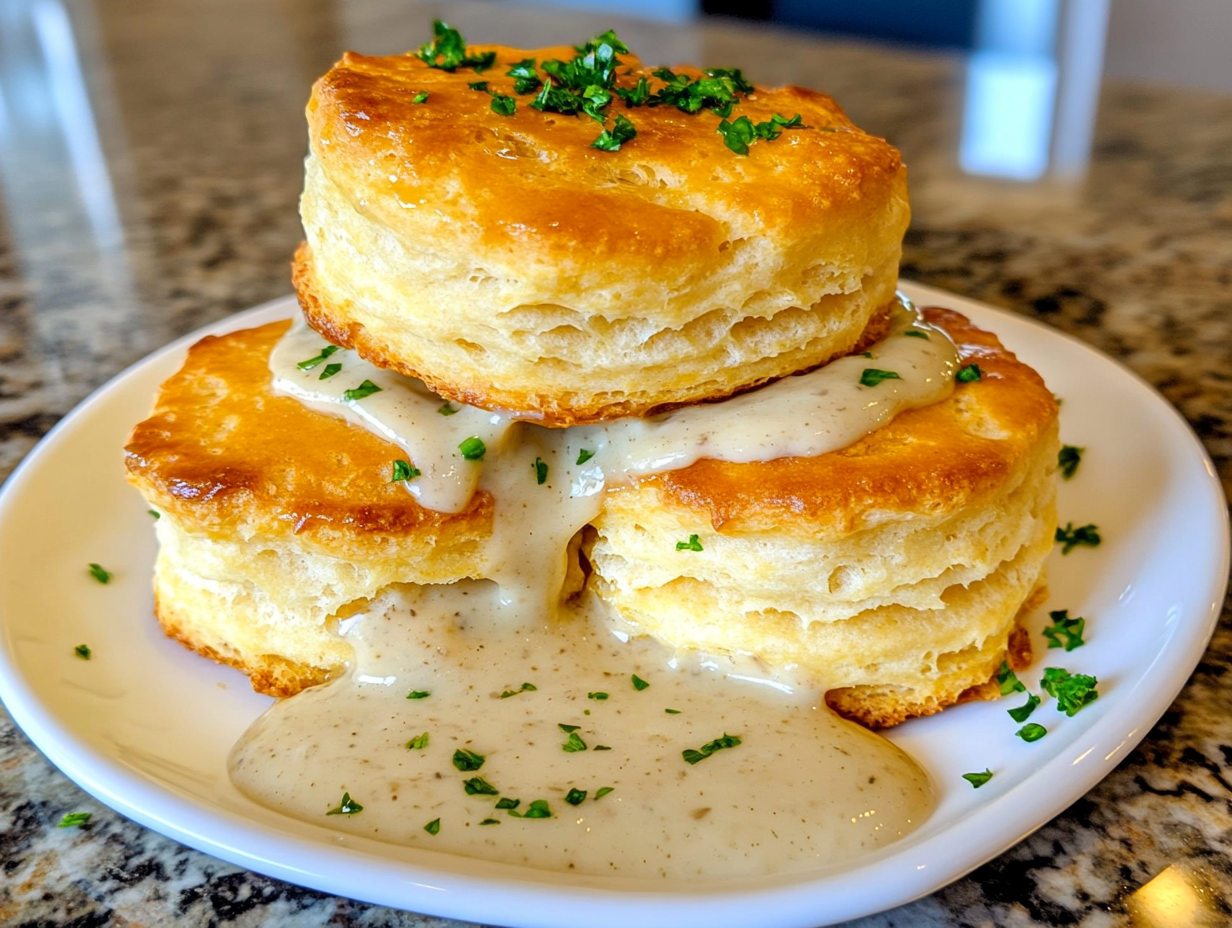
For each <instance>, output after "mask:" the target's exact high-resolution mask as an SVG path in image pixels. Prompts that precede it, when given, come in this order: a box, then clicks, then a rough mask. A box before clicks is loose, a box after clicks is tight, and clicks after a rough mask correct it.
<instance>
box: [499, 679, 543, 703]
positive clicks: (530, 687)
mask: <svg viewBox="0 0 1232 928" xmlns="http://www.w3.org/2000/svg"><path fill="white" fill-rule="evenodd" d="M538 688H539V687H537V686H535V684H533V683H523V684H522V685H521V686H520V687H518V688H517V689H516V690H505V692H503V693H501V694H500V698H501V699H508V698H509V697H510V696H517V695H518V693H529V692H532V691H534V690H537V689H538Z"/></svg>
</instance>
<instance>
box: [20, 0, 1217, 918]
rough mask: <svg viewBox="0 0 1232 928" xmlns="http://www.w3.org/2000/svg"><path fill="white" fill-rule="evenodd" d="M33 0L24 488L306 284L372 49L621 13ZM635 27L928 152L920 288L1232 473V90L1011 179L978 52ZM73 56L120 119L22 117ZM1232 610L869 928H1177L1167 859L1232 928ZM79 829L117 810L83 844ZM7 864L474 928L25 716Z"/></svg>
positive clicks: (1115, 122)
mask: <svg viewBox="0 0 1232 928" xmlns="http://www.w3.org/2000/svg"><path fill="white" fill-rule="evenodd" d="M35 6H36V4H33V3H30V4H28V5H27V4H26V3H24V2H21V0H18V2H15V3H11V4H7V5H6V6H5V8H4V11H3V13H2V14H0V89H3V90H4V91H5V94H6V96H3V97H0V102H3V103H4V104H5V108H0V115H4V116H5V118H3V119H0V175H2V179H3V187H2V188H0V192H2V200H3V201H2V204H0V205H2V206H3V207H4V208H3V209H2V210H0V477H3V476H5V475H7V474H8V473H9V472H10V471H11V470H12V468H13V467H15V466H16V465H17V463H18V462H19V461H20V459H21V458H22V457H23V455H24V454H25V453H26V452H28V451H29V450H30V448H31V447H32V446H33V444H34V443H35V442H36V441H37V440H38V438H39V437H40V436H41V435H42V434H43V433H44V432H46V431H47V430H48V429H49V428H50V427H51V426H52V425H53V424H54V423H55V422H56V420H57V419H58V418H59V417H60V416H62V415H64V413H66V412H67V411H68V410H69V409H70V408H71V407H72V406H73V405H74V404H75V403H77V402H78V401H79V400H80V399H81V398H82V397H83V396H84V395H85V394H86V393H87V392H88V391H89V390H91V389H92V388H94V387H95V386H97V385H99V384H100V383H102V382H103V381H105V380H106V379H107V378H108V377H110V376H111V375H112V374H114V373H115V372H117V371H118V370H120V369H121V368H123V367H124V366H125V365H127V364H129V363H131V362H133V361H135V360H137V359H138V358H140V357H142V356H143V355H145V354H146V353H148V352H149V351H151V350H153V349H154V348H157V347H158V346H159V345H161V344H163V343H165V342H166V341H168V340H170V339H171V338H173V337H176V336H178V335H180V334H183V333H185V332H187V331H190V330H192V329H194V328H197V327H198V326H200V325H203V324H205V323H207V322H210V321H212V320H215V319H218V318H220V317H222V316H224V315H226V314H228V313H231V312H234V311H236V310H238V309H242V308H245V307H248V306H251V305H253V304H256V303H259V302H261V301H263V300H266V299H269V298H271V297H274V296H278V295H280V294H283V293H286V292H287V291H288V290H289V281H288V266H287V262H288V257H289V255H290V253H291V250H292V248H293V247H294V245H295V243H296V242H297V241H298V239H299V227H298V220H297V217H296V212H295V202H296V197H297V194H298V191H299V185H300V159H301V157H302V154H303V151H304V131H303V128H302V122H301V115H300V113H301V107H302V105H303V102H304V99H305V96H306V93H307V88H308V85H309V83H310V82H311V81H312V79H313V78H314V77H315V76H317V75H318V74H319V73H320V72H322V71H323V70H324V69H325V68H326V67H327V66H328V65H329V64H330V62H331V61H332V60H333V59H334V58H335V57H336V56H337V55H338V54H339V53H340V52H341V51H342V50H343V49H344V48H357V49H361V50H364V51H368V52H384V51H393V50H401V49H404V48H408V47H412V46H414V45H417V44H418V43H419V41H421V40H422V35H423V33H424V30H425V29H426V25H427V23H428V22H429V20H430V19H431V17H432V16H433V15H442V14H446V15H447V16H448V17H449V18H451V19H452V20H454V21H455V22H456V23H457V24H458V25H460V26H461V27H462V28H463V29H464V31H465V32H466V33H467V35H468V36H469V37H471V38H472V39H474V40H477V41H483V40H496V39H499V40H501V41H505V42H508V43H510V44H515V45H516V44H525V45H540V44H547V43H548V42H550V41H572V40H574V39H576V37H578V36H579V35H585V34H589V33H591V32H593V31H597V29H596V27H603V26H606V25H607V24H608V18H602V22H600V20H599V19H596V18H594V17H573V16H561V15H555V14H554V15H551V16H538V15H533V14H530V13H527V12H525V11H519V10H517V9H514V8H510V7H507V6H505V7H501V6H497V5H484V4H473V5H459V6H453V5H446V4H420V3H403V4H397V5H395V4H392V3H382V2H375V0H349V2H347V3H345V4H343V3H339V4H334V3H332V2H330V0H303V2H298V3H294V4H293V3H291V2H289V0H215V2H211V3H191V2H188V0H166V2H162V3H157V4H155V3H150V2H146V0H110V2H108V3H106V4H98V5H97V6H94V7H92V6H89V5H87V4H85V3H82V4H79V5H78V4H70V5H69V6H68V7H67V10H68V13H69V14H70V15H69V16H68V17H67V18H62V19H58V18H57V16H56V15H51V14H48V13H47V12H46V11H47V10H48V9H51V10H52V11H53V13H54V12H55V11H56V10H59V9H60V8H59V6H57V5H56V4H54V3H52V4H40V5H38V6H40V8H41V9H42V10H43V12H42V13H41V14H40V15H41V16H42V17H43V22H42V26H41V27H40V28H41V29H43V32H42V33H37V34H36V31H35V30H33V27H31V26H30V25H29V23H28V22H26V21H24V20H23V17H24V16H25V14H26V13H27V12H28V9H34V7H35ZM27 7H28V9H27ZM49 15H50V16H51V20H48V16H49ZM52 20H54V21H52ZM48 22H51V25H48ZM23 23H24V24H23ZM57 23H58V24H59V25H57ZM616 24H617V25H618V26H619V27H620V31H621V33H622V35H624V36H625V37H626V39H629V40H631V42H630V44H635V45H636V47H638V49H639V51H641V52H642V53H643V57H645V58H646V59H648V60H662V61H681V60H704V61H707V62H718V63H723V64H725V65H736V66H742V67H744V68H745V69H746V71H747V72H748V73H749V74H750V75H751V76H752V77H753V79H755V80H758V81H763V82H785V81H793V82H797V83H803V84H807V85H811V86H816V87H820V88H823V89H825V90H827V91H830V92H831V93H833V94H834V95H835V96H837V97H838V98H839V99H840V100H842V101H843V103H844V105H845V106H846V107H847V108H848V110H849V111H850V113H851V114H852V116H853V118H854V119H855V120H856V121H857V122H858V123H860V124H861V125H863V126H865V127H866V128H868V129H870V130H871V131H874V132H877V133H880V134H883V135H885V136H886V137H888V138H889V139H890V140H891V141H893V142H894V143H895V144H897V145H898V146H899V147H900V148H901V149H902V150H903V152H904V154H905V156H906V159H907V162H908V164H909V165H910V166H911V170H912V188H913V200H914V204H915V220H914V223H913V225H912V228H911V231H910V232H909V234H908V237H907V243H906V255H905V263H904V269H903V272H904V276H906V277H911V278H915V279H917V280H920V281H923V282H925V283H929V284H933V285H936V286H939V287H943V288H946V289H949V290H952V291H954V292H957V293H961V294H964V295H968V296H971V297H975V298H978V299H981V300H985V301H987V302H989V303H993V304H995V305H998V306H1003V307H1007V308H1009V309H1011V310H1014V311H1016V312H1020V313H1023V314H1025V315H1029V316H1033V317H1036V318H1038V319H1041V320H1042V321H1044V322H1046V323H1047V324H1049V325H1052V326H1055V327H1057V328H1059V329H1061V330H1063V331H1065V332H1068V333H1070V334H1072V335H1074V336H1076V337H1078V338H1080V339H1082V340H1084V341H1086V342H1088V343H1090V344H1092V345H1094V346H1095V347H1097V348H1099V349H1101V350H1102V351H1105V352H1107V353H1109V354H1111V355H1112V356H1114V357H1116V358H1118V359H1120V360H1121V361H1123V362H1124V363H1125V364H1127V365H1128V366H1129V367H1131V368H1132V369H1133V370H1135V371H1136V372H1138V373H1139V374H1140V375H1142V376H1143V377H1144V378H1146V379H1147V380H1148V381H1150V382H1151V383H1152V384H1154V385H1155V386H1156V387H1157V388H1158V389H1159V390H1160V391H1162V392H1163V394H1164V395H1165V396H1166V397H1167V398H1168V399H1169V400H1170V401H1171V402H1173V403H1174V404H1175V405H1176V406H1177V407H1178V408H1179V409H1180V410H1181V412H1182V413H1183V414H1184V415H1185V417H1186V418H1187V419H1188V420H1189V422H1190V423H1191V424H1192V425H1193V427H1194V429H1195V430H1196V431H1197V433H1198V434H1199V436H1200V437H1201V438H1202V440H1203V442H1204V443H1205V445H1206V447H1207V449H1208V450H1209V452H1210V454H1211V455H1212V457H1213V458H1214V460H1215V462H1216V466H1217V467H1218V469H1219V473H1220V476H1221V478H1222V480H1223V483H1224V486H1225V488H1229V487H1232V98H1228V97H1221V96H1215V95H1202V94H1198V93H1193V92H1185V91H1179V90H1168V89H1162V88H1155V87H1144V86H1108V87H1105V88H1104V90H1103V92H1102V97H1101V100H1100V108H1099V117H1098V122H1097V125H1096V126H1095V136H1094V150H1093V158H1092V162H1091V165H1090V169H1089V172H1088V173H1087V174H1086V175H1085V177H1083V178H1082V179H1081V180H1078V181H1075V182H1062V181H1051V182H1047V183H1041V184H1034V185H1027V184H1007V183H998V182H994V181H989V180H977V179H973V178H970V177H966V176H964V175H963V174H962V173H961V171H960V170H959V169H958V166H957V157H956V151H957V135H958V131H959V125H960V120H961V106H962V102H961V101H962V81H963V74H964V65H963V61H962V60H961V59H959V58H957V57H953V56H944V55H933V54H922V53H906V52H902V51H894V50H888V49H885V48H875V47H871V46H863V45H857V44H845V43H833V42H822V41H819V40H815V39H810V38H806V37H803V36H799V35H796V36H792V35H783V34H774V33H770V32H766V31H757V30H746V29H740V28H737V27H735V26H732V25H711V26H707V27H703V28H668V27H663V26H647V25H645V24H637V23H620V22H619V21H617V22H616ZM67 26H71V30H68V31H67V32H66V31H65V28H64V27H67ZM57 29H59V30H60V31H59V32H56V30H57ZM48 30H50V32H48ZM40 35H41V36H42V45H40V44H39V41H40V39H39V36H40ZM48 35H53V38H54V37H55V35H59V36H60V37H61V39H63V37H64V36H65V35H67V36H68V37H69V45H68V46H65V45H64V43H63V42H62V41H61V42H60V43H59V44H56V43H55V42H50V43H49V41H48V40H47V36H48ZM74 44H75V49H76V53H77V54H76V60H77V61H79V62H80V69H79V71H78V70H75V69H74V67H62V69H61V77H60V78H59V79H58V81H59V83H57V84H55V86H53V87H51V88H50V89H46V93H47V94H59V99H60V101H61V102H60V104H58V106H59V109H58V110H57V112H60V113H61V115H62V114H63V112H65V107H69V108H70V109H71V107H72V106H74V105H76V106H78V107H79V108H80V106H84V105H85V104H86V101H88V104H89V107H90V108H91V109H92V111H93V117H94V127H95V129H94V130H89V128H88V124H87V129H86V130H82V129H81V126H80V125H78V126H77V128H76V129H74V130H73V131H72V132H70V133H69V138H70V143H66V142H65V136H63V135H62V134H58V133H59V131H60V130H59V129H57V126H56V125H54V123H55V120H54V119H46V118H40V117H44V116H48V115H49V114H50V112H51V111H50V110H49V109H46V108H43V107H41V106H40V104H39V100H40V99H41V98H40V97H39V90H38V88H37V87H35V88H34V89H29V87H28V86H27V91H26V96H25V97H24V102H23V98H22V97H21V96H20V95H19V96H16V97H15V96H14V91H15V88H18V87H19V85H21V82H22V81H23V80H26V81H28V79H29V73H28V70H27V71H23V70H22V68H23V62H24V63H25V65H29V63H30V61H32V60H35V59H37V57H38V52H37V50H38V49H39V48H42V49H43V53H45V54H63V53H64V49H65V48H66V47H67V48H68V49H69V51H70V52H71V51H72V50H73V46H74ZM49 49H50V51H48V50H49ZM55 49H59V52H56V51H55ZM32 50H33V51H32ZM31 55H34V58H31ZM70 57H71V56H70ZM65 75H67V77H66V76H65ZM74 88H76V90H74ZM74 94H76V96H74ZM49 98H50V97H49ZM32 101H33V102H32ZM64 101H68V102H67V103H65V102H64ZM74 101H76V103H74ZM23 106H24V107H25V109H23ZM4 133H8V135H7V136H5V135H4ZM92 172H93V173H92ZM75 177H86V178H87V180H86V181H85V182H83V183H82V184H81V185H80V186H78V185H77V182H76V181H75V180H74V178H75ZM1229 618H1230V617H1229V615H1228V613H1227V611H1226V610H1225V614H1224V617H1223V622H1222V624H1221V626H1220V628H1219V630H1218V631H1217V632H1216V635H1215V639H1214V642H1213V644H1212V646H1211V648H1210V651H1209V652H1208V654H1207V655H1206V658H1205V659H1204V660H1203V662H1202V663H1201V664H1200V665H1199V666H1198V668H1197V670H1196V671H1195V673H1194V675H1193V677H1192V679H1191V680H1190V682H1189V684H1188V685H1187V686H1186V688H1185V689H1184V691H1183V692H1182V693H1181V695H1180V696H1179V698H1178V699H1177V701H1176V703H1175V704H1174V705H1173V706H1172V708H1171V709H1170V710H1169V711H1168V713H1167V714H1166V715H1165V716H1164V718H1163V719H1162V720H1161V722H1160V723H1159V724H1158V725H1157V726H1156V727H1155V729H1154V730H1153V731H1152V732H1151V733H1150V734H1149V735H1148V736H1147V738H1146V740H1145V741H1143V742H1142V744H1141V745H1140V746H1139V748H1138V749H1137V750H1136V751H1134V752H1133V753H1132V754H1131V755H1130V756H1129V757H1128V758H1127V759H1126V760H1125V761H1124V763H1122V764H1121V766H1120V767H1119V768H1118V769H1117V770H1116V772H1115V773H1114V774H1113V775H1112V776H1110V777H1108V778H1107V779H1106V780H1105V781H1104V782H1102V783H1101V784H1100V785H1099V786H1097V787H1096V788H1095V789H1094V790H1092V792H1091V793H1090V794H1089V795H1087V796H1086V797H1084V798H1083V799H1081V800H1079V801H1078V802H1077V803H1075V804H1074V805H1073V806H1072V807H1070V808H1069V809H1068V810H1067V811H1066V812H1065V813H1063V814H1062V815H1061V816H1059V817H1058V818H1057V819H1055V820H1054V821H1052V822H1051V823H1049V824H1048V825H1046V826H1045V827H1044V828H1042V829H1040V830H1039V831H1038V832H1037V833H1036V834H1034V835H1033V836H1032V837H1030V838H1029V839H1027V840H1026V841H1024V842H1023V843H1022V844H1020V845H1019V846H1017V847H1015V848H1013V849H1012V850H1010V851H1008V852H1007V853H1005V854H1003V855H1002V856H1001V857H999V858H997V859H995V860H993V861H992V862H990V863H988V864H987V865H985V866H983V867H981V868H980V869H979V870H977V871H976V872H974V873H973V874H971V875H970V876H968V877H967V878H965V879H963V880H960V881H959V882H957V883H955V884H953V885H952V886H949V887H948V888H946V889H943V890H941V891H940V892H938V893H937V894H935V895H934V896H932V897H930V898H927V899H924V900H921V901H919V902H917V903H914V904H912V905H910V906H907V907H905V908H902V909H899V910H896V911H893V912H889V913H885V914H882V915H879V916H873V917H871V918H869V919H866V920H863V921H861V922H860V924H861V925H864V926H868V928H873V926H876V928H889V926H907V925H912V926H916V925H925V926H938V928H940V926H947V928H950V926H953V928H956V926H976V925H980V926H985V925H1012V926H1020V925H1081V926H1083V928H1094V926H1106V925H1121V924H1152V925H1154V924H1165V922H1154V921H1151V922H1146V921H1142V920H1141V919H1142V918H1144V917H1145V916H1141V915H1138V916H1135V915H1134V908H1133V905H1132V898H1133V897H1132V894H1133V893H1134V891H1135V890H1137V889H1138V888H1139V887H1141V886H1142V885H1143V884H1145V883H1146V882H1148V881H1149V880H1151V879H1152V878H1154V877H1155V876H1156V875H1157V874H1159V873H1160V872H1161V871H1163V870H1164V869H1165V868H1167V867H1169V866H1170V865H1174V870H1173V872H1174V873H1180V874H1181V875H1182V876H1183V877H1184V879H1185V880H1186V882H1187V885H1188V886H1189V887H1190V888H1191V890H1192V892H1191V896H1193V897H1194V898H1200V900H1201V901H1202V906H1201V907H1199V909H1198V910H1194V911H1196V912H1197V916H1193V915H1192V913H1191V917H1190V918H1189V919H1188V920H1177V921H1175V922H1167V924H1176V925H1182V924H1184V925H1190V924H1212V925H1214V924H1227V923H1229V922H1232V908H1229V905H1228V902H1227V901H1226V900H1232V786H1230V782H1232V714H1230V713H1229V712H1228V711H1227V707H1228V698H1227V696H1226V694H1224V692H1223V691H1222V685H1223V683H1224V679H1225V675H1226V674H1227V673H1228V671H1229V669H1232V629H1230V627H1229ZM72 811H90V812H92V813H93V818H92V820H91V821H90V823H89V824H88V825H86V826H84V827H81V828H71V829H57V828H56V827H54V826H55V824H56V823H57V822H58V821H60V819H61V817H62V816H63V815H64V814H65V813H67V812H72ZM0 866H2V867H3V879H0V923H2V924H6V925H55V926H60V925H64V926H68V925H73V926H86V925H113V924H114V925H155V924H179V925H258V924H260V925H280V924H295V925H327V924H328V925H371V926H377V925H381V926H393V925H411V924H425V923H426V924H433V925H437V924H439V925H445V924H447V923H446V922H444V921H441V920H438V919H432V918H427V917H423V916H417V915H411V914H406V913H400V912H395V911H391V910H386V909H381V908H379V907H372V906H367V905H364V904H361V903H356V902H352V901H348V900H346V899H341V898H333V897H329V896H325V895H322V894H320V893H317V892H313V891H310V890H305V889H301V888H298V887H295V886H291V885H287V884H284V883H280V882H278V881H275V880H271V879H268V878H265V877H261V876H257V875H254V874H251V873H247V872H244V871H242V870H239V869H237V868H235V867H233V866H231V865H229V864H225V863H222V862H220V861H218V860H215V859H213V858H210V857H208V856H206V855H203V854H200V853H198V852H196V851H192V850H189V849H187V848H185V847H182V846H180V845H178V844H176V843H174V842H172V841H170V840H167V839H165V838H163V837H160V836H159V835H157V834H154V833H152V832H149V831H146V830H145V829H143V828H141V827H139V826H137V825H135V824H133V823H131V822H129V821H127V820H125V819H123V818H122V817H120V816H118V815H116V814H115V813H112V812H111V811H109V810H108V809H107V808H105V807H104V806H101V805H100V804H99V803H97V802H96V801H94V800H93V799H92V798H91V797H89V796H87V795H85V794H84V793H82V792H80V791H79V790H78V789H77V788H76V787H75V786H73V785H72V784H71V783H70V782H69V781H68V780H66V779H65V778H64V777H63V776H62V775H61V774H59V773H58V772H57V771H56V770H55V769H54V768H53V767H52V766H51V765H50V764H49V763H48V762H47V761H46V760H45V759H44V758H43V757H42V755H41V754H39V752H38V751H37V750H36V749H35V748H33V747H32V746H31V745H30V743H29V742H28V741H27V740H26V739H25V738H24V737H23V735H22V734H21V733H20V732H19V731H18V730H17V729H16V728H15V727H14V726H13V725H12V723H11V722H9V721H8V718H7V716H4V715H2V714H0ZM1194 894H1196V895H1194ZM1195 918H1197V919H1198V920H1195Z"/></svg>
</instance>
